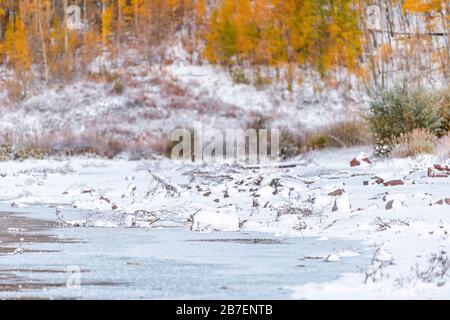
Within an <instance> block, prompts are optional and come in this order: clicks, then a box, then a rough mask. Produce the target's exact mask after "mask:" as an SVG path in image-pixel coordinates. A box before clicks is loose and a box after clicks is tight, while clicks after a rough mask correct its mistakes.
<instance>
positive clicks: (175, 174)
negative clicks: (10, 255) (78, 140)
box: [0, 148, 450, 298]
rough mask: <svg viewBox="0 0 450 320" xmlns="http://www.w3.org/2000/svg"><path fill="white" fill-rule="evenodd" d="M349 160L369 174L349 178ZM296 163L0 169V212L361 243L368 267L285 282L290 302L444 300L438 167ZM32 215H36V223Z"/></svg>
mask: <svg viewBox="0 0 450 320" xmlns="http://www.w3.org/2000/svg"><path fill="white" fill-rule="evenodd" d="M360 152H365V153H367V154H369V157H370V160H371V161H372V162H373V164H372V165H370V166H359V167H353V168H352V167H350V165H349V161H350V160H351V159H353V158H355V157H356V156H357V155H358V154H359V153H360ZM295 160H296V162H297V163H298V165H297V166H296V167H294V168H287V169H278V170H275V169H274V168H273V167H270V166H266V167H263V168H261V169H258V170H255V169H248V168H245V167H243V166H239V165H232V164H220V163H213V164H208V163H190V162H183V161H174V160H167V159H159V160H146V161H145V160H141V161H127V160H125V159H116V160H104V159H95V158H67V159H48V160H26V161H23V162H0V173H1V175H0V197H1V199H2V203H3V204H1V205H0V207H4V208H5V209H2V210H0V211H10V210H16V211H17V212H27V210H29V208H33V212H35V215H36V216H37V217H39V216H40V215H42V216H43V217H45V218H47V219H49V218H51V219H55V220H57V221H60V222H62V223H63V224H65V225H66V226H83V227H102V228H104V227H109V228H111V227H132V228H148V227H157V228H158V227H164V226H166V225H171V224H173V225H176V226H182V227H184V228H186V229H192V231H193V232H206V233H211V232H212V233H216V232H219V231H221V232H223V231H241V232H264V233H272V234H276V235H279V236H294V237H315V238H316V239H320V241H319V240H317V241H319V242H329V241H331V240H328V239H344V240H356V241H362V243H363V244H364V245H365V247H366V248H367V250H369V251H373V250H376V252H377V253H376V254H375V255H374V257H373V259H372V263H371V264H370V266H369V267H368V268H366V269H365V270H361V272H360V273H352V274H348V275H342V276H341V278H339V279H337V280H334V281H332V282H330V283H326V284H323V283H322V284H317V283H316V284H304V285H302V286H299V287H297V286H295V283H293V284H292V286H291V288H292V289H293V290H295V292H296V293H295V294H294V296H293V297H294V298H317V297H318V298H333V297H337V296H339V297H340V298H352V297H358V296H359V295H360V294H361V297H364V298H399V297H408V298H444V297H446V296H448V292H449V288H450V284H448V275H447V267H448V264H449V262H448V260H447V259H448V258H447V252H449V250H450V243H449V239H448V231H449V229H450V223H449V218H448V217H449V214H450V206H448V205H446V203H445V202H443V203H442V204H439V205H438V204H436V203H437V200H438V199H446V198H449V197H450V191H449V190H450V188H449V184H450V180H449V178H431V177H428V175H427V169H428V168H429V167H430V166H433V165H434V164H437V163H440V164H443V165H444V164H448V163H449V162H448V160H446V161H443V160H442V159H439V158H437V157H434V156H424V157H418V158H412V159H385V160H383V159H375V158H373V157H371V155H370V150H368V149H367V148H364V149H360V148H356V149H344V150H326V151H317V152H311V153H308V154H305V155H304V156H302V157H300V158H299V159H295ZM378 177H389V178H390V179H391V178H392V179H393V178H397V179H402V180H403V181H404V182H405V184H404V185H401V186H392V187H387V186H385V185H383V184H377V183H375V182H374V181H375V179H377V178H378ZM366 181H369V182H370V183H368V184H365V183H364V182H366ZM340 189H342V190H343V191H342V192H341V191H339V190H340ZM330 193H332V194H336V195H333V196H330V195H329V194H330ZM339 194H340V195H339ZM390 202H392V203H391V206H392V209H390V210H387V206H388V204H389V203H390ZM8 206H9V207H10V208H9V209H7V208H8ZM39 207H41V208H43V209H45V210H43V211H42V213H39V212H41V211H39V210H36V209H35V208H39ZM336 208H337V210H335V209H336ZM56 217H58V218H56ZM357 254H358V253H356V254H354V253H353V252H352V250H349V251H348V252H347V251H345V249H341V250H338V251H330V252H324V253H323V255H322V260H327V261H333V262H335V261H339V260H341V259H345V258H346V257H351V256H352V255H354V256H356V255H357ZM362 292H363V293H364V294H362Z"/></svg>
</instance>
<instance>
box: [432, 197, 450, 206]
mask: <svg viewBox="0 0 450 320" xmlns="http://www.w3.org/2000/svg"><path fill="white" fill-rule="evenodd" d="M444 204H445V205H447V206H450V198H444V199H440V200H438V201H436V202H435V203H434V205H438V206H443V205H444Z"/></svg>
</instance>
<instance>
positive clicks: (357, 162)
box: [350, 158, 361, 167]
mask: <svg viewBox="0 0 450 320" xmlns="http://www.w3.org/2000/svg"><path fill="white" fill-rule="evenodd" d="M360 165H361V162H359V161H358V160H357V159H356V158H354V159H353V160H352V161H350V167H358V166H360Z"/></svg>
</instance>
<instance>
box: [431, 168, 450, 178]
mask: <svg viewBox="0 0 450 320" xmlns="http://www.w3.org/2000/svg"><path fill="white" fill-rule="evenodd" d="M449 175H450V171H441V170H439V169H433V168H428V177H430V178H448V177H449Z"/></svg>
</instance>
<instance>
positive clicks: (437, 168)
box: [434, 164, 450, 172]
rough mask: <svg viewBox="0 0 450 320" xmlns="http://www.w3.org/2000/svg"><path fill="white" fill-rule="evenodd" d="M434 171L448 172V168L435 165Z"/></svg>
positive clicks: (449, 168) (449, 169) (449, 170)
mask: <svg viewBox="0 0 450 320" xmlns="http://www.w3.org/2000/svg"><path fill="white" fill-rule="evenodd" d="M434 169H436V170H438V171H448V172H450V167H449V166H443V165H440V164H435V165H434Z"/></svg>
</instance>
